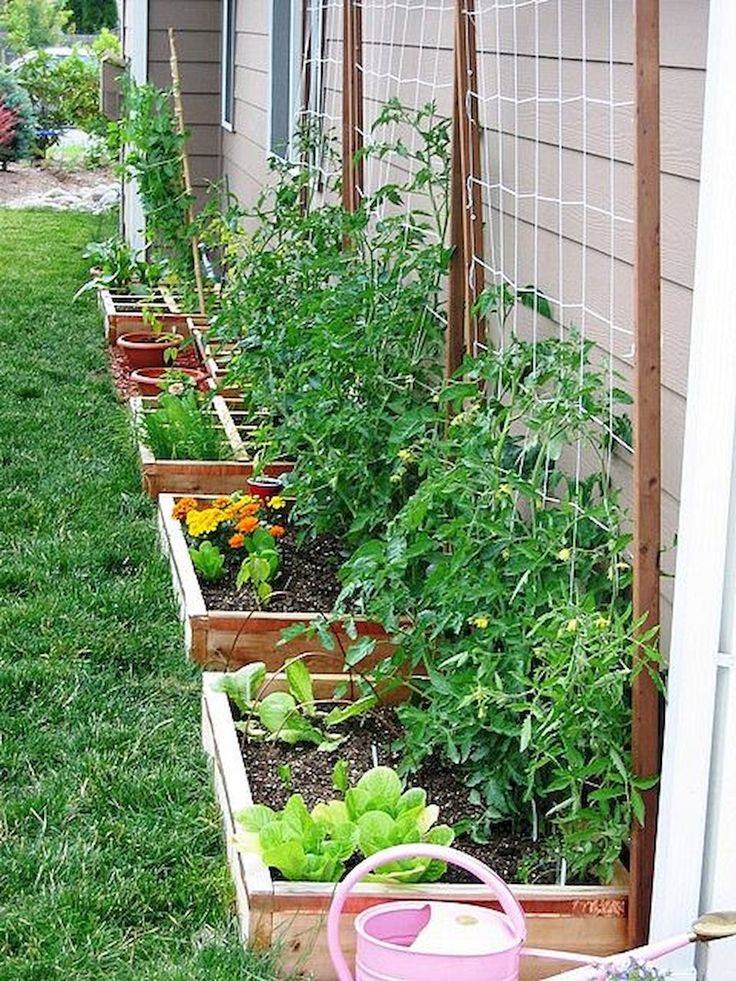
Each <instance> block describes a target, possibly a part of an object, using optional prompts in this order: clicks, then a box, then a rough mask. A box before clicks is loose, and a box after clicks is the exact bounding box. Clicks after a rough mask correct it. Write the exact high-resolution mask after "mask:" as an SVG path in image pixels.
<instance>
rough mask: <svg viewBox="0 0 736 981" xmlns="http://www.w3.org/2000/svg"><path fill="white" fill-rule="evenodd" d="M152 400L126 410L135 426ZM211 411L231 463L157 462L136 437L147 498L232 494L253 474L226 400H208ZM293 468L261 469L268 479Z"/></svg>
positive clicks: (139, 401)
mask: <svg viewBox="0 0 736 981" xmlns="http://www.w3.org/2000/svg"><path fill="white" fill-rule="evenodd" d="M154 402H155V398H141V397H137V398H132V399H131V400H130V411H131V414H132V416H133V422H134V425H135V427H136V433H137V432H138V430H139V426H140V422H141V419H142V416H143V413H144V412H145V411H146V407H147V406H148V405H149V404H151V403H154ZM212 410H213V412H214V413H215V414H216V416H217V420H218V423H219V425H220V427H221V428H222V430H223V434H224V436H225V437H226V438H227V441H228V443H229V444H230V448H231V449H232V459H231V460H158V459H157V458H156V457H155V456H154V455H153V453H152V452H151V450H150V449H149V448H148V447H147V446H146V445H145V443H143V442H142V441H141V439H140V437H138V457H139V460H140V465H141V474H142V479H143V490H144V491H145V492H146V493H147V494H149V495H150V496H151V497H153V498H156V497H158V496H159V494H163V493H169V494H191V495H200V494H201V495H205V496H206V495H208V494H232V493H234V492H235V491H239V490H244V489H245V487H246V480H247V479H248V477H250V476H252V474H253V463H252V461H251V460H249V459H248V448H247V445H246V444H245V443H244V442H243V438H242V436H241V434H240V432H239V431H238V428H237V426H236V424H235V422H234V420H233V417H232V414H231V411H230V408H229V405H228V403H227V401H226V400H225V399H224V398H222V396H220V395H216V396H214V398H213V399H212ZM292 468H293V464H292V463H287V462H285V461H276V462H275V463H272V464H269V465H267V466H265V467H264V468H263V470H264V472H265V473H266V474H268V475H269V476H272V477H278V476H280V475H281V474H283V473H287V472H288V471H289V470H291V469H292Z"/></svg>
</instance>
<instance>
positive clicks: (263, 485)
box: [247, 475, 284, 500]
mask: <svg viewBox="0 0 736 981" xmlns="http://www.w3.org/2000/svg"><path fill="white" fill-rule="evenodd" d="M247 484H248V492H249V493H250V494H253V495H255V496H256V497H262V498H263V499H264V500H266V499H267V498H269V497H275V496H276V495H277V494H280V493H281V492H282V491H283V489H284V482H283V480H281V478H280V477H266V476H263V475H262V476H260V477H249V478H248V480H247Z"/></svg>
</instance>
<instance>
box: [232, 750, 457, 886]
mask: <svg viewBox="0 0 736 981" xmlns="http://www.w3.org/2000/svg"><path fill="white" fill-rule="evenodd" d="M438 813H439V809H438V808H437V807H436V806H435V805H427V795H426V792H425V791H424V790H422V789H421V788H419V787H412V788H409V789H407V790H404V788H403V785H402V782H401V780H400V778H399V776H398V774H397V773H396V772H395V771H394V770H392V769H391V768H390V767H386V766H378V767H374V768H373V769H372V770H369V771H368V772H367V773H365V774H363V776H362V777H361V778H360V780H359V781H358V782H357V783H356V784H355V786H354V787H349V788H348V789H347V790H346V791H345V794H344V799H339V798H338V799H334V800H331V801H328V802H326V803H319V804H317V805H316V806H315V807H313V808H312V810H311V811H310V810H308V808H307V807H306V805H305V803H304V799H303V798H302V796H301V795H300V794H293V795H292V796H291V797H290V798H289V800H288V801H287V803H286V806H285V807H284V808H283V810H281V811H274V810H273V809H272V808H270V807H267V806H266V805H264V804H255V805H252V806H251V807H247V808H246V809H245V810H244V811H242V812H241V813H240V814H239V815H237V820H238V823H239V824H240V826H241V827H242V829H243V833H241V834H239V835H238V836H237V838H236V842H237V844H238V847H239V848H241V849H242V850H244V851H249V852H256V853H257V854H259V855H260V856H261V858H262V859H263V861H264V862H265V864H266V865H268V866H269V867H271V868H275V869H277V870H278V871H279V872H280V873H281V874H282V875H283V876H284V878H286V879H289V880H296V881H299V880H303V881H306V882H336V881H338V880H339V879H341V878H342V876H343V875H344V874H345V867H346V863H347V862H348V860H350V859H351V858H354V857H356V856H358V857H368V856H369V855H374V854H375V853H376V852H379V851H381V850H382V849H384V848H388V847H390V846H392V845H399V844H409V843H420V842H431V843H434V844H440V845H449V844H451V843H452V841H453V837H454V835H453V831H452V829H451V828H449V827H448V826H446V825H436V824H435V822H436V821H437V818H438ZM444 872H445V864H444V863H443V862H437V861H433V860H429V859H423V858H417V859H406V860H402V861H400V862H391V863H389V864H387V865H384V866H381V867H380V868H379V869H378V870H377V871H376V872H375V873H373V876H372V877H373V878H375V879H377V880H380V881H392V882H434V881H436V880H437V879H439V878H440V877H441V876H442V875H443V874H444Z"/></svg>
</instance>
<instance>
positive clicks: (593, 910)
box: [202, 654, 628, 981]
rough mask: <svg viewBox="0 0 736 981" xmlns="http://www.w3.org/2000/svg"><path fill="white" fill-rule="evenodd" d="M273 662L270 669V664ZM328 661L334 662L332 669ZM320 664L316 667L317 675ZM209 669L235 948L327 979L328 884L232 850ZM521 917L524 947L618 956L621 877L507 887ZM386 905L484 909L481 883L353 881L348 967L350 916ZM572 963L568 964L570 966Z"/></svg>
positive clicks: (322, 690)
mask: <svg viewBox="0 0 736 981" xmlns="http://www.w3.org/2000/svg"><path fill="white" fill-rule="evenodd" d="M284 658H285V655H284V654H281V655H279V656H278V658H277V659H274V658H272V659H271V665H270V670H278V669H279V667H280V666H283V662H284ZM277 660H278V661H280V663H276V661H277ZM333 664H334V662H333ZM326 666H327V665H326V663H323V664H321V665H319V666H318V668H321V669H324V668H325V667H326ZM217 677H218V673H217V672H204V673H203V676H202V744H203V746H204V749H205V751H206V753H207V754H208V756H209V757H210V759H211V761H212V766H213V779H214V786H215V793H216V795H217V800H218V804H219V806H220V810H221V813H222V822H223V830H224V834H225V841H226V849H227V862H228V866H229V869H230V874H231V877H232V880H233V883H234V886H235V899H236V906H237V915H238V925H239V928H240V933H241V937H242V939H243V942H244V943H247V944H248V945H249V946H253V947H261V948H262V947H268V946H270V945H271V944H274V943H275V944H278V946H279V950H280V952H281V958H282V960H281V963H282V964H283V966H284V968H285V969H286V970H287V971H288V970H289V969H292V970H293V969H299V970H303V971H305V972H306V973H307V974H312V975H313V976H314V978H315V981H332V979H333V978H334V970H333V969H332V967H331V963H330V958H329V953H328V949H327V939H326V930H325V924H326V917H327V912H328V910H329V906H330V901H331V898H332V893H333V889H334V885H333V884H332V883H314V882H282V881H276V880H274V879H273V878H272V877H271V874H270V872H269V869H268V868H267V867H266V866H265V865H264V864H263V862H262V861H261V859H260V857H259V856H257V855H252V854H244V853H242V852H240V851H239V850H238V849H237V847H236V846H235V844H234V835H235V833H236V819H235V815H236V814H238V813H240V811H242V810H243V808H245V807H247V806H249V805H250V804H253V803H254V800H253V796H252V793H251V789H250V785H249V782H248V775H247V771H246V766H245V763H244V761H243V758H242V754H241V751H240V746H239V743H238V738H237V733H236V730H235V725H234V719H233V715H232V712H231V709H230V703H229V700H228V698H227V696H226V695H225V694H224V693H222V692H217V691H214V690H213V687H212V685H213V682H214V681H215V680H216V679H217ZM313 677H314V683H315V688H316V690H317V691H318V693H319V694H320V697H327V693H328V692H329V691H330V690H331V689H334V686H335V685H336V684H337V683H342V682H345V681H346V680H347V676H346V675H344V674H315V675H314V676H313ZM511 888H512V890H513V892H514V894H515V895H516V897H517V898H518V899H519V901H520V902H521V904H522V906H523V907H524V910H525V913H526V920H527V927H528V931H529V935H528V945H529V946H533V947H550V948H554V949H557V950H560V949H567V950H572V951H576V952H578V953H590V954H595V955H599V956H605V955H607V954H612V953H618V952H619V951H622V950H625V949H626V946H627V943H626V940H627V913H628V885H627V880H626V876H625V873H622V875H621V878H620V881H619V882H617V883H616V884H614V885H610V886H556V885H543V886H535V885H512V887H511ZM391 899H402V900H406V899H410V900H446V901H452V902H472V903H478V904H480V905H490V904H489V902H488V891H487V890H486V889H485V888H484V887H482V886H475V885H454V884H452V885H450V884H442V883H433V884H431V885H426V886H405V887H396V886H386V885H381V884H373V883H369V884H366V883H363V884H360V885H359V886H358V887H357V888H356V889H355V891H354V892H353V894H352V895H351V898H350V900H349V901H348V903H347V905H346V908H345V912H344V914H343V916H342V919H341V925H340V935H341V938H342V942H343V944H344V950H345V952H346V956H347V957H348V961H349V962H353V961H354V957H355V934H354V929H353V920H354V918H355V915H356V914H357V913H359V912H360V911H361V910H363V909H365V908H367V907H368V906H372V905H375V904H376V903H380V902H385V901H388V900H391ZM574 966H575V965H573V964H570V965H568V967H569V968H572V967H574ZM563 969H564V965H562V966H561V965H560V964H559V962H557V963H556V964H555V963H553V962H551V961H549V960H546V961H542V960H538V959H536V958H534V959H533V958H523V959H522V973H521V979H522V981H537V979H540V978H546V977H549V976H550V975H552V974H556V973H559V972H560V970H563Z"/></svg>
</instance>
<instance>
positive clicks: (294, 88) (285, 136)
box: [268, 0, 301, 159]
mask: <svg viewBox="0 0 736 981" xmlns="http://www.w3.org/2000/svg"><path fill="white" fill-rule="evenodd" d="M299 11H300V4H299V3H298V2H295V0H271V111H270V114H269V116H270V126H269V143H268V145H269V149H270V150H271V152H272V153H276V154H278V155H279V156H280V157H284V158H285V159H286V158H288V156H289V151H290V144H291V137H292V136H293V133H294V122H295V119H296V116H297V113H298V107H299V79H300V65H301V47H300V44H299V39H300V27H301V24H300V21H299V20H298V19H297V17H298V13H299Z"/></svg>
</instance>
